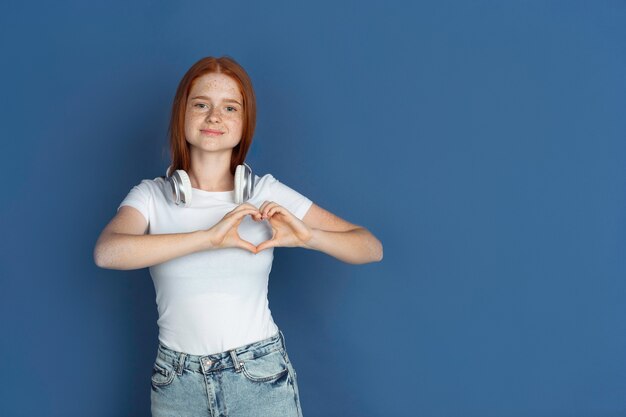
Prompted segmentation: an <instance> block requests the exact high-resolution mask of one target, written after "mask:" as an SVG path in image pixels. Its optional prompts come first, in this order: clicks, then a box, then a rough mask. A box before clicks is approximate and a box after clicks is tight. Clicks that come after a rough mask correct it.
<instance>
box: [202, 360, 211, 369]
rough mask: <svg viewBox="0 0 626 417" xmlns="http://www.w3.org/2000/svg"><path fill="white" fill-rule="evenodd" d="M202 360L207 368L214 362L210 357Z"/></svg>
mask: <svg viewBox="0 0 626 417" xmlns="http://www.w3.org/2000/svg"><path fill="white" fill-rule="evenodd" d="M202 361H203V362H204V367H205V368H210V367H211V365H212V364H213V362H212V361H211V360H210V359H209V358H204V359H203V360H202Z"/></svg>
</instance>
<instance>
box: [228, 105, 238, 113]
mask: <svg viewBox="0 0 626 417" xmlns="http://www.w3.org/2000/svg"><path fill="white" fill-rule="evenodd" d="M226 110H228V111H229V112H235V111H237V109H236V108H235V107H233V106H227V107H226Z"/></svg>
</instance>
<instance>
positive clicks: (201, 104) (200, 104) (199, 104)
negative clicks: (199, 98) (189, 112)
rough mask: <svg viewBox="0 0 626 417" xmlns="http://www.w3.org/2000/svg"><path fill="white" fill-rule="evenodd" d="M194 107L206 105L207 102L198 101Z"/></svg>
mask: <svg viewBox="0 0 626 417" xmlns="http://www.w3.org/2000/svg"><path fill="white" fill-rule="evenodd" d="M193 106H194V107H198V106H206V104H204V103H196V104H194V105H193ZM200 108H204V107H200Z"/></svg>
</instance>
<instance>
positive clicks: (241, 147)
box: [167, 56, 256, 175]
mask: <svg viewBox="0 0 626 417" xmlns="http://www.w3.org/2000/svg"><path fill="white" fill-rule="evenodd" d="M210 73H220V74H226V75H228V76H230V77H231V78H232V79H233V80H235V82H237V84H238V85H239V91H240V92H241V95H242V96H243V113H244V114H243V130H242V133H241V141H240V142H239V144H238V145H237V146H235V147H234V148H233V154H232V158H231V160H230V172H231V174H233V175H234V174H235V168H237V165H241V164H243V163H244V161H245V160H246V154H247V153H248V149H250V145H251V144H252V136H253V135H254V128H255V126H256V97H255V95H254V89H253V88H252V81H251V80H250V77H249V76H248V73H247V72H246V71H245V70H244V69H243V67H242V66H241V65H239V64H238V63H237V61H235V60H234V59H233V58H231V57H229V56H222V57H221V58H215V57H212V56H209V57H206V58H202V59H201V60H199V61H198V62H196V63H195V64H193V65H192V66H191V68H189V70H187V72H186V73H185V75H184V76H183V78H182V79H181V80H180V83H179V84H178V88H177V89H176V96H175V97H174V103H173V104H172V117H171V119H170V125H169V140H170V152H171V154H172V166H171V168H170V170H169V171H168V173H167V174H168V175H170V174H171V173H173V172H174V171H176V170H177V169H183V170H185V171H189V170H190V169H191V159H190V153H189V144H188V143H187V140H186V138H185V111H186V108H187V98H188V97H189V90H191V86H192V85H193V83H194V81H195V80H196V78H198V77H200V76H202V75H205V74H210Z"/></svg>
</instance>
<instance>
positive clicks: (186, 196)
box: [167, 169, 192, 207]
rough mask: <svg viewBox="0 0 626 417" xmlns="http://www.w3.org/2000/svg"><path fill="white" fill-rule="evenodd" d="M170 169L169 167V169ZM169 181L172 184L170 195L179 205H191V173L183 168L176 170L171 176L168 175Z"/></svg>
mask: <svg viewBox="0 0 626 417" xmlns="http://www.w3.org/2000/svg"><path fill="white" fill-rule="evenodd" d="M168 171H169V169H168ZM167 181H168V183H169V184H170V190H171V193H170V197H171V199H172V201H174V203H176V205H177V206H180V205H182V206H183V207H190V206H191V194H192V190H191V180H190V179H189V175H187V173H186V172H185V171H184V170H182V169H178V170H176V171H175V172H174V173H173V174H172V176H171V177H167Z"/></svg>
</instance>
